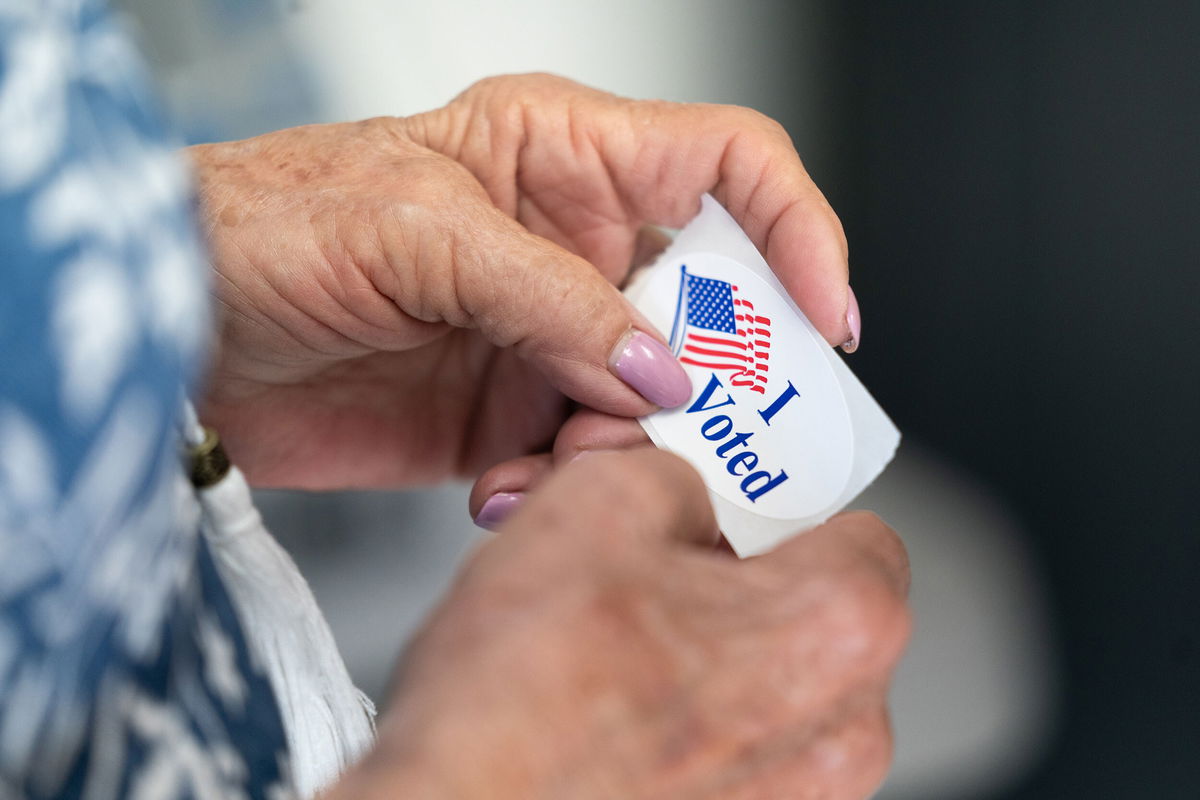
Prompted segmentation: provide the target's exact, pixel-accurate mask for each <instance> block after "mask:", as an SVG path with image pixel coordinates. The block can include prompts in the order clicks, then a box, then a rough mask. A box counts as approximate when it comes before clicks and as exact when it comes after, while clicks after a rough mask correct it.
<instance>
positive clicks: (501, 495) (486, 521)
mask: <svg viewBox="0 0 1200 800" xmlns="http://www.w3.org/2000/svg"><path fill="white" fill-rule="evenodd" d="M523 502H525V493H524V492H497V493H496V494H493V495H492V496H491V497H489V498H488V499H487V500H485V501H484V503H483V505H482V506H481V507H480V509H479V512H478V513H477V514H476V515H475V524H476V525H478V526H479V527H481V528H484V529H486V530H489V531H494V530H496V529H498V528H499V527H500V525H502V524H503V523H504V521H505V520H506V519H508V518H509V517H510V516H512V514H513V512H514V511H516V510H517V509H518V508H519V507H520V506H521V504H522V503H523Z"/></svg>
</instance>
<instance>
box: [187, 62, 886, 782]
mask: <svg viewBox="0 0 1200 800" xmlns="http://www.w3.org/2000/svg"><path fill="white" fill-rule="evenodd" d="M191 155H192V158H193V159H194V162H195V164H196V170H197V176H198V182H199V188H200V198H201V209H202V214H203V219H204V225H205V229H206V232H207V234H208V241H209V243H210V249H211V254H212V260H213V265H214V268H215V271H216V285H215V292H216V296H217V299H218V301H219V304H220V307H221V320H220V336H219V337H218V350H217V354H216V358H215V360H214V364H213V366H212V370H211V374H210V378H209V384H208V386H209V388H208V391H207V393H206V396H205V397H204V398H203V401H202V407H201V414H202V416H203V418H204V420H205V422H207V423H208V424H212V425H214V426H215V427H216V428H217V429H218V430H219V431H220V432H221V435H222V438H223V440H224V441H225V443H226V446H227V448H228V450H229V452H230V455H231V456H232V458H233V459H234V460H235V461H236V462H237V463H238V464H239V465H240V466H241V467H242V469H243V470H244V471H245V472H246V474H247V476H248V477H249V478H250V480H251V481H252V482H254V483H256V484H258V485H286V486H299V487H305V488H335V487H346V486H353V487H395V486H404V485H410V484H414V483H428V482H435V481H439V480H443V479H445V478H448V477H452V476H464V475H466V476H472V477H478V481H477V483H476V486H475V488H474V490H473V492H472V496H471V500H470V505H471V511H472V513H473V514H478V513H480V511H481V510H482V509H483V508H484V506H485V505H486V504H487V501H488V499H489V498H490V497H493V496H494V495H495V494H497V493H498V492H499V493H506V494H509V495H511V496H512V498H513V499H514V501H515V502H512V503H510V504H509V505H508V506H507V507H506V510H505V514H504V515H496V516H494V517H493V518H492V523H493V524H494V526H496V527H499V528H500V529H501V531H502V532H503V533H502V535H501V536H500V537H498V538H496V539H493V540H491V541H489V542H488V543H486V544H485V545H484V546H483V547H482V548H481V549H480V550H479V551H478V553H477V554H476V555H475V556H474V558H472V559H471V560H470V561H469V563H468V564H467V566H466V568H465V570H464V571H463V573H462V574H461V576H460V577H459V579H458V582H457V583H456V585H455V587H454V589H453V590H452V591H451V593H450V595H449V596H448V598H447V600H446V602H445V603H444V604H443V605H442V607H441V608H440V610H438V611H437V612H436V613H435V614H434V616H433V617H432V618H431V619H430V621H429V622H428V623H427V625H426V627H425V630H424V633H423V634H422V635H421V636H420V637H419V638H418V639H417V641H416V642H415V643H414V644H413V646H412V647H411V648H410V651H409V653H408V655H407V657H406V658H405V660H404V662H403V663H402V665H401V667H400V669H399V671H398V675H397V679H396V683H395V687H394V689H393V691H392V697H391V702H390V703H389V708H388V710H387V711H386V713H385V714H384V716H383V718H382V722H381V725H380V731H379V734H380V735H379V741H378V743H377V746H376V748H375V749H374V750H373V751H372V752H371V753H370V754H369V755H368V756H367V757H366V758H365V759H364V760H363V762H362V763H360V764H359V765H357V766H356V767H354V768H353V769H352V770H351V771H350V772H349V773H348V774H347V775H346V776H344V778H343V779H342V780H341V781H340V782H339V783H338V784H337V785H336V786H334V787H332V788H331V789H330V790H329V792H328V795H327V796H328V797H329V798H334V799H335V800H342V798H368V799H369V798H374V797H380V798H382V797H398V796H403V797H428V798H459V797H462V798H478V797H487V798H502V799H503V798H514V800H515V799H516V798H521V800H526V799H527V798H542V797H545V798H562V797H571V798H585V799H586V798H591V797H596V798H601V797H603V798H607V797H624V798H639V797H654V798H659V797H664V798H672V797H678V798H706V797H712V798H734V799H735V800H736V799H737V798H778V797H789V798H791V797H797V798H805V797H813V798H816V797H822V798H859V797H864V796H866V795H867V794H868V793H869V792H870V791H872V790H873V788H874V787H875V786H877V784H878V783H879V781H880V779H881V777H882V775H883V772H884V770H885V769H886V766H887V763H888V760H889V755H890V741H891V740H890V734H889V732H888V726H887V714H886V692H887V685H888V682H889V680H890V676H891V672H892V669H893V667H894V665H895V662H896V659H897V658H898V657H899V654H900V651H901V650H902V648H903V644H904V642H905V640H906V638H907V636H908V630H909V623H908V613H907V610H906V605H905V594H906V591H907V583H908V577H907V563H906V560H905V556H904V551H903V548H902V546H901V545H900V544H899V542H898V541H897V540H896V538H895V537H894V535H893V534H892V533H891V532H890V531H889V530H888V529H887V528H886V527H885V526H884V525H883V524H882V523H880V522H879V521H878V520H877V519H875V518H873V517H871V516H869V515H845V516H841V517H837V518H835V519H834V520H831V521H830V522H829V523H827V524H826V525H825V526H822V527H821V528H819V529H817V530H815V531H812V532H809V533H807V534H805V535H804V536H802V537H799V538H797V539H796V540H794V541H792V542H790V543H788V544H786V545H784V546H783V547H781V548H780V549H779V550H777V551H776V552H774V553H772V554H770V555H768V556H762V557H759V558H755V559H751V560H748V561H744V562H740V561H737V560H736V559H734V558H732V557H731V556H730V555H729V554H728V553H727V552H724V551H722V550H720V549H719V548H715V547H714V544H715V543H717V542H718V540H719V534H718V532H717V530H716V527H715V523H714V521H713V517H712V511H711V508H710V506H709V504H708V500H707V496H706V495H705V492H704V490H703V486H702V485H701V483H700V480H699V478H698V477H697V476H696V474H695V473H694V472H693V471H692V470H691V469H690V468H688V467H687V466H686V465H685V464H683V463H682V462H681V461H679V460H678V459H676V458H674V457H672V456H669V455H667V454H664V453H659V452H657V451H654V450H653V449H651V448H646V447H645V437H644V435H643V434H642V433H641V430H640V428H638V426H637V424H636V423H635V422H634V421H633V417H636V416H638V415H641V414H645V413H648V412H650V411H652V410H654V408H655V407H656V405H655V402H656V398H657V401H659V402H665V401H664V397H665V396H666V395H669V394H670V392H667V393H666V395H664V393H663V392H662V391H659V392H658V394H655V386H654V385H653V384H654V381H650V383H649V384H648V383H646V382H645V381H642V382H640V383H639V381H638V380H637V379H635V378H631V377H630V375H631V373H630V372H629V371H628V370H623V369H622V368H621V363H622V361H621V358H617V357H614V355H617V356H619V355H620V354H621V353H623V352H625V350H626V349H627V347H626V345H627V343H628V342H629V337H630V334H631V332H632V331H641V332H643V334H645V335H647V336H649V337H658V338H661V334H660V333H659V332H657V331H654V330H653V329H652V328H651V327H650V326H649V325H648V324H647V323H646V321H645V320H644V319H642V318H641V316H640V315H639V314H638V313H637V312H636V311H635V310H634V309H633V308H632V307H631V306H630V305H629V304H628V303H627V302H626V301H625V300H624V298H623V297H622V296H621V295H620V293H619V292H618V290H617V288H616V287H617V286H619V285H620V284H621V283H622V282H623V281H624V280H625V278H626V276H627V274H628V272H629V269H630V267H631V265H632V264H634V263H636V262H638V261H641V260H644V259H645V258H646V256H647V255H648V254H649V253H650V252H652V251H653V248H654V243H653V242H652V241H651V240H650V239H649V238H648V237H646V236H644V233H645V230H646V229H645V226H646V225H648V224H657V225H665V226H670V227H678V226H681V225H683V224H685V223H686V222H687V221H688V220H689V219H690V218H691V216H692V215H694V214H695V212H696V211H697V210H698V208H699V198H700V196H701V194H703V193H704V192H706V191H711V192H712V193H713V194H714V195H715V196H716V198H717V199H718V200H719V201H720V202H721V203H722V204H723V205H724V206H725V207H726V208H727V209H728V210H729V211H730V213H731V214H732V215H733V216H734V217H735V218H736V219H737V220H738V221H739V222H740V223H741V224H742V226H743V228H744V229H745V230H746V231H747V233H748V234H749V235H750V237H751V239H752V240H753V241H754V242H755V244H756V245H757V246H758V247H759V249H760V250H761V251H762V252H763V253H764V255H765V256H766V258H767V260H768V262H769V263H770V264H771V265H772V268H773V269H774V270H775V271H776V273H777V274H778V275H779V277H780V280H781V282H782V283H783V285H784V286H785V287H786V288H787V289H788V291H789V293H790V294H791V295H792V296H793V297H794V298H795V299H796V301H797V302H798V303H799V305H800V306H801V308H803V309H804V311H805V313H806V314H807V315H808V317H809V318H810V319H811V320H812V321H813V322H814V324H815V325H816V326H817V328H818V330H820V331H821V333H822V335H824V336H825V338H826V339H827V340H828V341H829V343H830V344H835V345H836V344H842V343H845V342H847V341H848V340H849V341H850V342H851V344H850V346H851V348H852V347H853V346H854V344H856V343H857V331H855V330H854V328H853V326H852V325H851V321H852V319H853V314H851V315H850V316H851V321H848V318H847V316H848V312H850V311H852V310H855V306H854V304H853V302H852V293H850V291H849V287H848V284H847V261H846V243H845V239H844V236H843V235H842V231H841V227H840V225H839V223H838V221H837V218H836V216H835V215H834V214H833V212H832V210H831V209H830V208H829V206H828V204H827V203H826V202H825V200H824V198H823V197H822V196H821V194H820V192H819V191H818V190H817V189H816V187H815V186H814V185H813V184H812V181H811V180H810V179H809V178H808V175H807V173H806V172H805V171H804V168H803V166H802V165H801V163H800V160H799V158H798V156H797V155H796V152H795V150H794V149H793V148H792V145H791V142H790V140H789V139H788V137H787V135H786V134H785V133H784V132H783V130H782V129H781V128H780V127H779V126H778V125H777V124H775V123H774V122H772V121H771V120H769V119H767V118H766V117H763V116H762V115H760V114H757V113H755V112H752V111H749V110H746V109H740V108H734V107H725V106H701V105H676V104H668V103H659V102H639V101H630V100H625V99H621V98H617V97H613V96H612V95H608V94H605V93H602V92H597V91H594V90H591V89H586V88H584V87H581V86H579V85H577V84H574V83H571V82H569V81H565V80H563V79H560V78H554V77H551V76H543V75H535V76H516V77H506V78H497V79H489V80H487V81H484V82H481V83H480V84H477V85H476V86H474V87H472V88H471V89H469V90H467V91H466V92H464V93H463V95H461V96H460V97H459V98H457V99H456V100H455V101H453V102H452V103H451V104H449V105H448V106H447V107H446V108H443V109H439V110H437V111H434V112H430V113H428V114H423V115H418V116H416V117H410V118H403V119H401V118H379V119H374V120H367V121H365V122H360V123H352V124H344V125H327V126H308V127H303V128H295V129H290V130H285V131H279V132H276V133H272V134H268V135H265V136H262V137H257V138H255V139H250V140H246V141H243V142H231V143H223V144H214V145H204V146H199V147H195V148H192V149H191ZM622 357H623V356H622ZM641 366H642V367H645V366H646V365H645V364H642V365H641ZM672 368H673V369H676V370H678V369H679V367H678V365H677V364H674V363H673V362H672V364H671V365H667V366H663V365H662V364H654V365H651V368H650V369H649V372H651V373H654V372H655V370H658V371H659V372H663V371H664V370H665V371H668V372H669V370H670V369H672ZM664 374H665V373H664ZM652 377H653V376H652ZM659 378H662V376H661V375H659V376H658V377H657V378H655V380H658V379H659ZM670 380H671V379H670V376H669V375H668V376H667V377H666V378H662V380H661V381H659V385H658V389H659V390H661V388H662V386H666V385H669V384H670ZM648 387H649V388H648ZM685 388H686V387H685ZM683 399H685V398H681V399H679V400H678V402H682V401H683ZM574 404H577V405H578V409H577V410H573V408H574ZM582 451H593V455H592V456H591V457H590V458H586V459H579V458H578V457H577V456H578V454H579V453H580V452H582ZM614 451H628V452H614Z"/></svg>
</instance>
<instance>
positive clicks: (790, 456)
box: [642, 253, 854, 519]
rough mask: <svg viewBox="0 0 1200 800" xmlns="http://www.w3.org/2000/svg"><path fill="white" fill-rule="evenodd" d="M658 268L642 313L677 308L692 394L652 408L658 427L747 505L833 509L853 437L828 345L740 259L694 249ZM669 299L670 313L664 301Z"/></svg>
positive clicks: (674, 331)
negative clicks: (669, 405)
mask: <svg viewBox="0 0 1200 800" xmlns="http://www.w3.org/2000/svg"><path fill="white" fill-rule="evenodd" d="M660 266H664V267H665V268H661V269H660V268H658V267H656V274H655V275H654V276H653V277H652V278H651V279H650V283H649V284H648V285H647V286H646V288H645V292H646V295H645V296H646V297H647V298H649V299H648V300H647V303H646V305H645V306H644V307H643V308H642V310H643V312H644V313H646V314H647V315H648V316H650V318H651V319H652V320H654V319H656V318H657V319H664V320H665V319H666V317H667V316H668V314H670V316H671V323H670V326H669V327H668V326H663V330H670V331H671V339H670V342H671V350H672V352H673V353H674V354H675V356H676V357H677V358H678V359H679V361H680V363H682V364H683V365H684V368H685V369H686V370H687V372H688V375H689V376H690V377H691V379H692V387H693V391H692V397H691V400H690V401H689V402H688V403H687V404H686V405H684V406H682V407H680V408H676V409H671V410H669V411H664V412H662V413H659V414H656V415H654V417H653V418H652V424H653V425H654V427H655V428H656V429H657V431H658V433H659V434H660V435H661V436H662V437H663V438H664V439H666V440H667V441H669V442H671V443H673V444H675V443H678V444H677V445H676V448H677V449H678V450H679V451H680V452H686V453H687V454H688V456H690V459H689V460H691V461H692V462H693V463H694V464H695V465H696V467H697V468H698V470H699V471H700V474H701V475H702V476H703V477H704V480H705V483H706V484H707V485H708V486H709V488H710V489H711V490H712V491H714V492H716V493H717V494H719V495H720V496H721V497H723V498H724V499H726V500H728V501H730V502H731V503H733V504H734V505H736V506H738V507H740V508H744V509H746V510H747V511H752V512H754V513H757V514H761V515H762V516H765V517H772V518H775V519H795V518H799V517H807V516H809V515H810V514H814V513H817V512H819V511H821V510H822V509H824V508H826V507H827V506H828V505H829V504H830V503H832V502H834V501H835V500H837V498H838V496H839V495H841V493H842V490H843V489H845V487H846V481H847V480H848V479H849V477H850V467H851V460H852V455H853V440H854V434H853V431H852V430H851V428H850V415H849V412H848V411H847V409H846V401H845V399H844V398H843V397H842V389H841V386H840V385H838V382H837V380H836V378H835V377H834V374H833V370H832V369H831V368H830V365H829V362H828V360H827V359H826V358H825V354H824V353H823V352H822V350H823V349H825V348H826V347H828V345H826V344H825V342H824V341H823V340H820V339H814V338H813V336H812V333H811V332H810V331H809V330H808V328H807V327H806V326H805V325H804V323H803V322H801V320H800V319H799V318H798V317H797V316H796V314H795V312H793V311H792V310H791V308H789V301H788V299H787V298H786V297H784V296H780V294H779V292H778V291H777V290H776V289H774V288H773V287H771V286H769V285H768V284H767V283H766V282H765V281H764V280H763V279H762V278H760V277H758V276H757V275H755V274H754V273H753V272H751V271H750V270H749V269H748V268H746V267H745V266H743V265H741V264H739V263H738V262H736V261H734V260H733V259H731V258H726V257H724V256H720V255H717V254H714V253H688V254H685V255H683V256H680V257H677V258H675V259H672V260H671V261H670V262H668V264H667V265H660ZM663 302H667V304H668V306H669V307H671V309H670V310H668V309H667V308H659V307H656V306H658V305H660V304H662V303H663Z"/></svg>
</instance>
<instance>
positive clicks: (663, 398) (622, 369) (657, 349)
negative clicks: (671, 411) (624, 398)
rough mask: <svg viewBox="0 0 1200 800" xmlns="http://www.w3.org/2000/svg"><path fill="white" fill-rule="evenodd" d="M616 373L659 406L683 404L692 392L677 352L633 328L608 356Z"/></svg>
mask: <svg viewBox="0 0 1200 800" xmlns="http://www.w3.org/2000/svg"><path fill="white" fill-rule="evenodd" d="M608 366H609V369H610V370H611V371H612V373H613V374H614V375H616V376H617V377H618V378H620V379H621V380H622V381H624V383H625V384H626V385H627V386H629V387H630V388H632V389H633V390H634V391H635V392H637V393H638V394H640V395H641V396H642V397H644V398H645V399H646V400H649V401H650V402H651V403H654V404H655V405H656V406H658V407H659V408H675V407H677V406H681V405H683V404H684V403H686V402H687V401H688V399H689V398H690V397H691V396H692V380H691V378H689V377H688V374H687V371H686V370H684V368H683V365H682V364H680V363H679V361H678V359H676V358H675V355H674V354H673V353H672V352H671V351H670V350H669V349H668V348H667V346H666V345H664V344H663V343H662V342H660V341H658V339H656V338H654V337H653V336H651V335H650V334H648V333H645V332H644V331H640V330H638V329H637V328H630V329H629V330H628V331H626V332H625V334H624V335H623V336H622V337H621V338H620V340H618V341H617V343H616V345H614V346H613V349H612V353H611V354H610V355H609V359H608Z"/></svg>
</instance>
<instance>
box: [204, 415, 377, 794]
mask: <svg viewBox="0 0 1200 800" xmlns="http://www.w3.org/2000/svg"><path fill="white" fill-rule="evenodd" d="M184 438H185V441H186V442H187V443H188V445H189V447H190V448H191V453H192V480H193V483H194V484H195V485H196V486H197V496H198V497H199V499H200V504H201V507H202V509H203V522H202V528H203V530H204V535H205V538H206V539H207V541H208V545H209V548H210V549H211V551H212V554H213V559H214V561H215V562H216V564H217V569H218V570H219V571H220V573H221V577H222V578H223V579H224V581H225V586H226V590H227V591H228V593H229V596H230V598H231V600H232V602H233V605H234V608H235V609H236V610H237V614H238V619H239V620H240V622H241V624H242V629H243V631H244V633H245V637H246V641H247V644H248V647H249V648H250V652H251V654H252V656H253V657H254V659H255V662H256V664H257V665H258V666H259V667H260V668H262V669H263V671H264V672H265V673H266V675H267V677H268V679H269V680H270V682H271V687H272V688H273V689H274V690H275V698H276V702H277V705H278V706H279V711H280V715H281V716H282V718H283V727H284V733H285V735H286V737H287V743H288V750H289V752H290V755H291V763H292V779H293V782H294V786H295V789H296V791H297V793H298V794H299V796H300V797H302V798H309V797H313V796H314V795H315V794H316V793H317V792H318V791H320V790H321V789H323V788H325V787H327V786H329V785H330V784H331V783H333V782H334V781H335V780H336V779H337V777H338V776H339V775H341V773H342V772H343V771H344V770H345V769H346V768H347V767H349V766H350V765H351V764H353V763H354V762H355V761H357V760H358V759H359V758H360V757H361V756H362V755H363V754H364V753H365V752H366V751H367V749H368V748H369V747H370V746H371V744H372V742H373V741H374V738H375V706H374V704H372V703H371V701H370V699H368V698H367V697H366V695H364V694H363V693H362V692H360V691H359V690H358V689H357V688H356V687H355V686H354V683H353V682H352V681H351V680H350V674H349V673H348V672H347V670H346V664H345V662H344V661H343V660H342V656H341V653H339V652H338V648H337V643H336V642H335V641H334V638H333V632H332V631H330V629H329V624H328V623H327V622H326V621H325V617H324V616H323V615H322V614H321V610H320V608H319V607H318V606H317V601H316V598H314V597H313V595H312V591H311V590H310V589H309V587H308V583H307V582H306V581H305V580H304V577H303V576H302V575H301V574H300V571H299V569H297V568H296V564H295V562H294V561H292V559H291V557H290V556H289V555H288V554H287V552H286V551H285V550H284V549H283V548H282V547H281V546H280V545H279V543H278V542H276V541H275V538H274V537H273V536H271V534H270V532H268V531H267V529H266V527H265V526H264V525H263V521H262V517H261V516H260V515H259V513H258V509H257V508H255V507H254V501H253V499H252V498H251V495H250V487H249V485H248V484H247V483H246V479H245V477H244V476H243V475H242V473H241V471H240V470H238V469H237V467H233V466H231V465H230V464H229V462H228V459H226V458H225V456H224V452H223V451H222V450H221V447H220V443H219V442H218V441H217V438H216V435H215V434H214V433H213V432H212V431H211V430H206V429H204V428H202V427H200V425H199V423H198V421H197V420H196V415H195V411H194V409H192V407H191V405H190V404H186V410H185V414H184Z"/></svg>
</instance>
